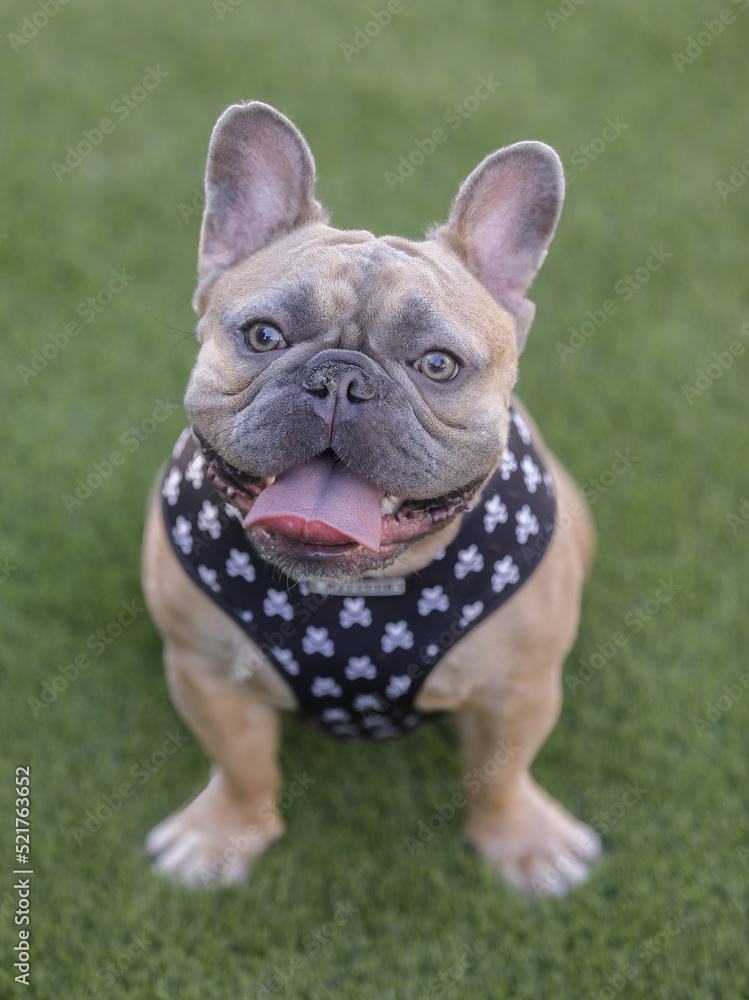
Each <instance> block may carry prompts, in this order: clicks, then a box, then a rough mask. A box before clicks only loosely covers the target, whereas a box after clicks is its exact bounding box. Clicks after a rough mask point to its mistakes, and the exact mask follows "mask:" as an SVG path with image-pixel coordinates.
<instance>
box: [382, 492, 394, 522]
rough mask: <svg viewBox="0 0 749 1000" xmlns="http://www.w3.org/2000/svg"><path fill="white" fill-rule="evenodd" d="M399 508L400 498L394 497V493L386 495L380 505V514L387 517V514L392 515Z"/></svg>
mask: <svg viewBox="0 0 749 1000" xmlns="http://www.w3.org/2000/svg"><path fill="white" fill-rule="evenodd" d="M397 506H398V497H394V496H393V494H392V493H386V494H385V496H384V497H383V498H382V503H381V504H380V514H382V516H383V517H385V515H386V514H392V513H393V511H394V510H395V508H396V507H397Z"/></svg>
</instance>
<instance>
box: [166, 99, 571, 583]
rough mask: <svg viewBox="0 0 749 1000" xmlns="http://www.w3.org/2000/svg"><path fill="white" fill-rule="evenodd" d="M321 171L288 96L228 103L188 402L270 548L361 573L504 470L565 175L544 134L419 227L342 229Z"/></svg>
mask: <svg viewBox="0 0 749 1000" xmlns="http://www.w3.org/2000/svg"><path fill="white" fill-rule="evenodd" d="M313 183H314V166H313V162H312V157H311V154H310V152H309V149H308V148H307V145H306V143H305V142H304V139H303V138H302V136H301V135H300V134H299V133H298V132H297V130H296V129H295V128H294V126H293V125H292V124H291V123H290V122H289V121H288V120H287V119H286V118H284V117H283V116H282V115H280V114H279V113H278V112H277V111H274V110H273V109H272V108H269V107H267V106H266V105H262V104H257V103H255V104H248V105H236V106H234V107H232V108H230V109H229V110H228V111H227V112H226V113H225V114H224V115H223V117H222V118H221V119H220V121H219V123H218V124H217V126H216V129H215V130H214V134H213V138H212V140H211V147H210V150H209V158H208V170H207V175H206V195H207V199H206V214H205V218H204V221H203V231H202V235H201V250H200V260H199V271H200V277H201V281H200V284H199V287H198V290H197V292H196V295H195V305H196V309H197V311H198V313H199V314H200V315H201V317H202V318H201V320H200V324H199V327H198V333H199V337H200V341H201V344H202V347H201V350H200V354H199V357H198V361H197V364H196V366H195V370H194V371H193V374H192V378H191V380H190V385H189V387H188V390H187V395H186V398H185V405H186V406H187V409H188V411H189V413H190V416H191V418H192V422H193V427H194V430H195V432H196V434H197V435H198V436H199V438H200V440H201V441H202V443H203V445H204V449H205V452H206V457H207V460H208V472H209V475H211V476H212V478H213V480H214V482H215V484H216V485H217V486H218V488H219V489H221V490H222V491H223V492H225V493H226V494H227V495H228V496H229V498H230V499H231V500H232V502H233V503H234V504H235V505H236V506H237V507H239V508H240V509H241V510H242V511H243V512H244V514H245V519H244V522H243V524H244V526H245V528H246V530H248V532H249V535H250V538H251V540H252V542H253V544H254V546H255V547H256V549H257V550H258V552H259V553H260V555H261V556H262V557H264V558H265V559H268V560H270V561H272V562H276V563H278V564H280V565H281V566H282V568H283V569H284V570H285V572H286V573H288V574H289V575H290V576H292V577H294V578H295V579H311V578H319V577H326V576H329V577H334V578H343V579H351V578H354V577H358V576H361V575H362V574H363V573H366V572H371V571H373V570H377V569H381V568H383V567H385V566H387V565H388V564H390V563H391V562H392V561H393V560H394V559H395V558H396V557H397V556H398V555H400V554H401V553H402V552H404V551H405V549H406V548H407V547H409V546H411V545H413V544H414V543H415V542H417V541H418V540H420V539H423V538H424V537H425V536H426V535H428V534H430V533H433V532H435V531H438V530H440V529H441V528H443V527H444V526H445V525H446V524H448V523H449V522H450V521H452V520H453V519H454V518H455V517H457V516H459V514H460V513H461V512H462V511H463V510H465V509H466V507H467V506H468V505H469V504H470V503H471V502H472V501H473V500H474V499H475V497H476V496H477V494H478V493H479V492H480V490H481V487H482V486H483V484H484V483H485V482H486V480H487V479H488V477H489V476H490V475H491V473H492V472H493V471H494V469H495V468H496V466H497V463H498V461H499V458H500V456H501V454H502V450H503V448H504V444H505V441H506V434H507V408H508V404H509V397H510V392H511V390H512V387H513V385H514V382H515V378H516V369H517V357H518V354H519V351H520V350H521V349H522V346H523V344H524V341H525V336H526V334H527V329H528V326H529V325H530V321H531V319H532V316H533V306H532V304H531V303H530V302H528V300H527V299H525V298H524V292H525V289H526V288H527V286H528V284H529V283H530V281H531V280H532V278H533V276H534V275H535V273H536V271H537V269H538V267H539V266H540V263H541V261H542V260H543V257H544V256H545V253H546V248H547V246H548V243H549V242H550V240H551V237H552V235H553V231H554V228H555V226H556V222H557V219H558V215H559V211H560V208H561V201H562V195H563V174H562V169H561V164H560V163H559V160H558V157H557V156H556V154H555V153H554V152H553V151H552V150H550V149H549V147H547V146H543V145H542V144H540V143H521V144H518V145H516V146H512V147H509V148H508V149H505V150H500V151H499V152H498V153H495V154H493V156H491V157H489V158H488V159H487V160H485V161H484V162H483V163H482V164H481V165H480V166H479V167H478V168H477V169H476V170H475V171H474V173H473V174H472V175H471V176H470V177H469V178H468V180H467V181H466V183H465V184H464V185H463V188H462V189H461V191H460V193H459V195H458V198H457V199H456V202H455V205H454V207H453V211H452V214H451V216H450V220H449V222H448V224H447V225H446V226H444V227H442V228H440V229H438V230H436V231H435V232H433V233H432V234H430V238H428V239H426V240H425V241H424V242H420V243H415V242H411V241H409V240H405V239H401V238H398V237H382V238H375V237H374V236H372V235H371V234H370V233H367V232H357V231H353V232H350V231H340V230H336V229H333V228H331V227H329V226H328V225H327V224H326V222H327V220H326V217H325V215H324V213H323V211H322V209H321V208H320V206H319V204H318V203H317V202H316V201H315V199H314V195H313Z"/></svg>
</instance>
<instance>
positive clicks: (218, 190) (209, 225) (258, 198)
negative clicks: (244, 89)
mask: <svg viewBox="0 0 749 1000" xmlns="http://www.w3.org/2000/svg"><path fill="white" fill-rule="evenodd" d="M314 186H315V162H314V160H313V159H312V153H311V152H310V150H309V146H308V145H307V143H306V142H305V141H304V137H303V136H302V134H301V132H299V130H298V129H297V128H296V127H295V126H294V125H292V123H291V122H290V121H289V119H288V118H286V117H285V116H284V115H282V114H281V113H280V111H276V109H275V108H272V107H270V106H269V105H267V104H262V103H260V101H252V102H251V103H249V104H233V105H232V106H231V107H230V108H228V109H227V110H226V111H225V112H224V113H223V115H222V116H221V117H220V118H219V120H218V122H217V123H216V127H215V128H214V130H213V135H212V136H211V142H210V145H209V147H208V163H207V165H206V174H205V212H204V214H203V226H202V229H201V233H200V250H199V253H198V275H199V284H198V288H197V291H196V292H195V297H194V299H193V305H194V307H195V309H196V311H197V312H198V313H202V312H203V311H204V309H205V300H206V293H207V292H208V290H209V288H210V286H211V285H212V284H213V282H214V280H215V279H216V278H217V277H218V276H219V275H220V274H221V273H222V272H224V271H226V270H228V269H229V268H231V267H234V266H235V265H236V264H239V263H240V262H241V261H243V260H244V259H245V258H246V257H249V256H250V255H251V254H253V253H255V252H256V251H257V250H260V249H261V248H262V247H264V246H267V245H268V244H269V243H271V242H272V241H273V240H275V239H277V238H278V237H279V236H283V235H285V234H286V233H288V232H290V231H291V230H292V229H294V228H296V227H297V226H301V225H304V224H305V223H307V222H313V221H316V220H319V221H327V219H326V216H325V213H324V212H323V209H322V208H321V206H320V204H319V202H317V201H316V200H315V197H314Z"/></svg>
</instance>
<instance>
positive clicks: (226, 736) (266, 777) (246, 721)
mask: <svg viewBox="0 0 749 1000" xmlns="http://www.w3.org/2000/svg"><path fill="white" fill-rule="evenodd" d="M164 660H165V663H166V669H167V679H168V682H169V687H170V689H171V694H172V698H173V700H174V703H175V705H176V707H177V709H178V711H179V713H180V715H181V716H182V718H183V719H184V720H185V722H186V723H187V725H188V726H189V727H190V729H191V730H192V731H193V732H194V733H195V734H196V736H197V737H198V738H199V739H200V741H201V743H202V744H203V746H204V747H205V749H206V751H207V752H208V754H209V755H210V757H211V759H212V760H213V761H214V767H213V772H212V776H211V779H210V781H209V782H208V784H207V785H206V787H205V788H204V789H203V791H202V792H200V793H199V794H198V795H197V796H196V797H195V798H194V799H193V800H192V801H191V802H189V803H188V804H187V805H186V806H184V807H183V808H182V809H180V810H179V811H178V812H176V813H174V815H172V816H170V817H169V818H168V819H166V820H164V822H163V823H160V824H159V825H158V826H157V827H155V828H154V829H153V830H152V831H151V832H150V834H149V835H148V838H147V840H146V853H147V854H148V855H149V856H150V857H152V858H153V859H154V863H153V868H154V870H155V871H157V872H161V873H164V874H169V875H172V876H175V877H176V878H178V879H179V880H180V881H181V882H183V883H184V884H186V885H211V884H228V883H232V882H238V881H240V880H241V879H243V878H244V877H245V876H246V874H247V867H248V862H249V861H250V859H251V858H252V857H254V856H255V855H256V854H260V853H261V852H262V851H264V850H265V848H266V847H268V845H269V844H270V843H271V842H272V841H274V840H276V839H277V838H278V837H280V836H281V835H282V834H283V832H284V824H283V821H282V819H281V818H280V816H279V814H278V811H277V809H276V805H275V803H276V796H277V794H278V786H279V783H280V769H279V766H278V762H277V758H276V751H277V749H278V742H279V720H278V713H277V711H276V710H275V709H274V708H271V707H270V706H269V705H267V704H265V703H263V702H261V701H259V700H258V699H257V698H255V697H254V696H253V695H251V694H250V693H249V692H248V691H247V689H245V688H242V687H239V686H237V685H235V684H232V683H231V682H230V681H229V680H228V679H227V678H226V677H225V676H224V675H223V674H222V673H219V672H218V671H216V670H215V668H214V669H211V667H210V665H209V664H208V663H207V662H206V661H205V659H204V658H203V656H202V655H201V654H200V653H198V652H197V651H195V650H194V649H192V648H190V647H187V646H185V645H182V644H180V643H177V642H174V641H173V640H170V641H167V643H166V646H165V651H164Z"/></svg>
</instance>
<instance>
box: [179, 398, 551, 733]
mask: <svg viewBox="0 0 749 1000" xmlns="http://www.w3.org/2000/svg"><path fill="white" fill-rule="evenodd" d="M510 416H511V418H512V419H511V421H510V435H509V441H508V444H507V447H506V448H505V451H504V454H503V455H502V460H501V462H500V466H499V468H498V470H497V472H496V473H495V474H494V476H493V477H492V479H491V480H490V482H489V484H488V485H487V487H486V488H485V490H484V492H483V493H482V496H481V500H480V502H479V503H478V504H477V506H476V507H475V508H474V509H473V510H470V511H468V512H467V513H465V514H464V515H463V520H462V524H461V527H460V531H459V533H458V535H457V537H456V538H455V540H454V541H453V542H451V543H450V545H448V546H447V548H443V549H441V550H440V551H439V552H438V553H437V556H436V558H435V560H434V561H433V562H432V563H430V565H429V566H427V567H425V568H424V569H423V570H419V571H418V572H416V573H411V574H409V575H408V576H406V577H402V578H398V579H396V580H392V579H390V580H388V579H374V578H372V579H367V578H364V579H362V580H360V581H355V582H354V583H353V584H351V585H348V587H347V588H346V589H345V591H344V592H343V593H335V594H319V593H315V592H313V591H311V590H310V588H309V587H308V586H307V584H304V583H300V584H297V583H295V582H294V581H293V580H291V579H289V578H288V577H286V576H285V575H283V574H282V573H280V572H278V571H277V570H275V569H274V568H272V567H271V566H269V565H268V564H267V563H265V562H264V561H263V560H262V559H260V557H259V556H258V555H257V554H256V553H255V551H254V549H253V548H252V546H251V544H250V542H249V539H248V537H247V535H246V534H245V532H244V531H243V530H242V526H241V521H242V517H243V515H242V513H241V512H240V511H239V510H238V509H237V508H235V507H234V506H232V505H231V504H230V503H229V502H228V501H227V499H226V497H225V496H224V495H223V494H221V493H219V492H218V491H217V490H216V488H215V487H214V486H213V484H212V483H211V482H210V481H209V480H208V479H207V478H206V477H205V476H204V465H205V460H204V457H203V454H202V452H201V450H200V445H199V443H198V441H197V440H196V438H195V437H194V436H193V435H192V433H191V432H190V430H189V429H188V430H185V431H184V432H183V433H182V435H181V436H180V439H179V441H178V442H177V445H176V446H175V449H174V452H173V455H172V463H171V466H170V467H169V470H168V471H167V473H166V475H165V477H164V482H163V485H162V497H163V511H164V521H165V523H166V529H167V534H168V536H169V539H170V541H171V543H172V545H173V547H174V551H175V552H176V554H177V556H178V558H179V560H180V562H181V563H182V565H183V566H184V568H185V570H186V571H187V573H188V574H189V576H190V577H191V578H192V580H193V581H194V582H195V583H196V584H197V585H198V586H199V587H200V589H201V590H202V591H203V592H204V593H205V594H207V595H208V597H210V598H211V599H212V600H213V601H215V602H216V604H218V605H219V606H220V607H221V608H222V609H223V610H224V611H225V612H226V613H227V614H228V615H229V616H230V617H231V618H232V619H233V621H235V622H236V623H237V624H238V625H239V626H240V627H241V628H242V629H244V631H245V632H246V633H247V634H248V636H249V637H250V638H251V639H252V640H253V642H255V643H256V644H257V645H258V646H259V647H260V649H261V651H262V652H263V653H264V654H265V655H266V656H267V657H268V658H269V659H270V661H271V662H272V663H273V664H274V666H275V667H276V668H277V670H278V671H279V673H280V674H281V675H282V677H283V678H284V679H285V680H286V682H287V683H288V684H289V686H290V687H291V688H292V690H293V691H294V694H295V695H296V698H297V701H298V703H299V712H300V714H301V715H302V716H303V717H304V718H305V719H306V721H307V722H308V723H309V724H310V725H312V726H313V727H314V728H316V729H319V730H321V731H324V732H327V733H329V734H331V735H333V736H335V737H338V738H340V739H346V740H354V739H362V738H367V737H371V738H375V739H386V738H388V737H391V736H398V735H400V734H401V733H403V732H405V731H407V730H410V729H413V728H415V727H416V726H418V725H420V724H421V723H423V722H425V721H427V720H429V719H433V718H436V717H437V716H438V715H439V714H440V713H437V712H429V713H423V712H417V711H416V710H415V709H414V707H413V703H414V700H415V698H416V696H417V694H418V692H419V689H420V688H421V686H422V684H423V683H424V681H425V680H426V678H427V677H428V675H429V674H430V672H431V671H432V670H433V669H434V667H435V666H436V665H437V663H439V661H440V659H441V658H442V656H444V655H445V653H447V652H448V651H449V650H450V649H451V648H452V646H453V645H454V644H455V643H456V642H457V640H458V639H460V638H462V637H463V636H464V635H465V634H466V632H468V630H469V629H471V628H473V627H474V626H476V625H478V624H479V623H480V622H482V621H483V620H484V619H485V618H486V617H487V616H488V615H490V614H492V612H494V611H496V610H497V608H499V607H500V606H501V605H502V604H504V603H505V601H507V600H508V599H509V598H510V597H512V595H513V594H514V593H516V591H517V590H518V589H519V588H520V587H521V586H522V585H523V583H525V581H526V580H527V579H528V577H529V576H530V575H531V573H532V572H533V571H534V570H535V569H536V567H537V566H538V564H539V562H540V561H541V559H542V557H543V555H544V552H545V551H546V549H547V547H548V544H549V542H550V540H551V535H552V532H553V529H554V516H555V509H556V504H555V500H554V491H553V486H552V482H551V476H550V475H549V473H548V472H547V471H546V469H545V467H544V465H543V463H542V461H541V458H540V456H539V454H538V452H537V451H536V449H535V448H534V447H533V442H532V440H531V435H530V432H529V430H528V427H527V425H526V424H525V422H524V421H523V419H522V417H521V416H520V414H518V413H517V411H515V410H511V411H510Z"/></svg>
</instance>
